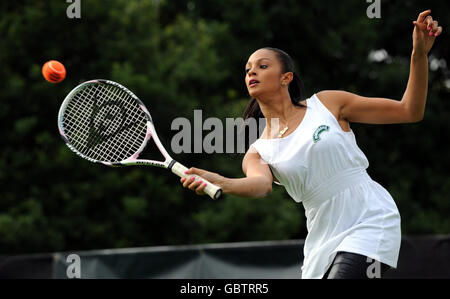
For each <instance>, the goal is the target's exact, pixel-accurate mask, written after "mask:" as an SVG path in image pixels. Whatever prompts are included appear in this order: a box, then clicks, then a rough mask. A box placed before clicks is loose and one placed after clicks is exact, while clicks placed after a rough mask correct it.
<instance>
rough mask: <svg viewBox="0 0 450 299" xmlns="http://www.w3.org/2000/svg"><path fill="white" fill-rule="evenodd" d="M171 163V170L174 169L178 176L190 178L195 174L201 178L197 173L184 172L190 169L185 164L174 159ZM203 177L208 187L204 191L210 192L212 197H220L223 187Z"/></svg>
mask: <svg viewBox="0 0 450 299" xmlns="http://www.w3.org/2000/svg"><path fill="white" fill-rule="evenodd" d="M173 162H174V163H173ZM170 164H171V165H169V168H170V170H172V172H173V173H175V174H176V175H177V176H179V177H181V178H188V177H192V176H194V177H195V178H200V177H199V176H198V175H196V174H185V173H184V172H185V171H186V170H188V169H187V168H186V167H185V166H184V165H182V164H180V163H178V162H176V161H172V163H170ZM201 179H202V180H203V182H205V183H206V187H205V189H203V192H205V193H206V194H208V195H209V196H210V197H211V198H212V199H219V198H220V196H221V195H222V189H220V187H218V186H216V185H214V184H211V183H210V182H208V181H207V180H205V179H204V178H201Z"/></svg>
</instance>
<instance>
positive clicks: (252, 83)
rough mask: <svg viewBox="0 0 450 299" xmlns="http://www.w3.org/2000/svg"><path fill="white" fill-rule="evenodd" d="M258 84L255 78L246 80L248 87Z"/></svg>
mask: <svg viewBox="0 0 450 299" xmlns="http://www.w3.org/2000/svg"><path fill="white" fill-rule="evenodd" d="M258 84H259V81H258V80H256V79H252V80H250V81H249V82H248V86H249V87H254V86H256V85H258Z"/></svg>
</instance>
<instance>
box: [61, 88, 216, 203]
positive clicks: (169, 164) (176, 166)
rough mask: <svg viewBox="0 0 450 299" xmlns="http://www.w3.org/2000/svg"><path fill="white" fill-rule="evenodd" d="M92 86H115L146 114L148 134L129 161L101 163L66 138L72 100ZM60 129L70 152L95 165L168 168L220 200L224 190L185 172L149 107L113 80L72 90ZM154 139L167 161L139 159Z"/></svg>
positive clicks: (63, 110) (64, 108) (62, 106)
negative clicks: (165, 142)
mask: <svg viewBox="0 0 450 299" xmlns="http://www.w3.org/2000/svg"><path fill="white" fill-rule="evenodd" d="M92 84H107V85H113V86H115V87H117V88H119V89H121V90H122V91H124V92H126V93H127V94H128V95H129V96H131V98H133V100H135V101H136V102H137V103H138V104H139V106H140V108H141V109H142V111H143V112H144V114H145V117H146V121H147V123H146V127H147V132H146V135H145V138H144V141H143V142H142V144H141V146H140V147H139V149H138V150H137V151H136V152H135V153H134V154H133V155H131V156H130V157H128V158H127V159H124V160H122V161H119V162H108V161H100V160H96V159H92V158H91V157H88V156H86V155H84V154H83V153H81V152H80V151H78V150H77V149H76V148H75V147H74V146H73V145H72V144H71V143H70V141H69V138H68V137H67V136H66V134H65V132H64V122H63V121H64V112H65V110H66V108H67V106H68V104H69V103H70V101H71V99H73V98H74V96H75V95H76V94H77V93H78V92H79V91H80V89H84V88H86V87H88V86H89V85H92ZM58 129H59V133H60V135H61V138H62V139H63V140H64V142H65V143H66V145H67V146H68V147H69V149H70V150H72V151H73V152H75V153H76V154H77V155H78V156H80V157H82V158H83V159H86V160H88V161H90V162H93V163H101V164H103V165H106V166H109V167H123V166H156V167H161V168H167V169H170V170H171V171H172V172H173V173H174V174H176V175H178V176H179V177H182V178H183V177H184V178H186V179H190V178H191V177H195V178H196V180H197V179H202V181H203V182H204V183H206V184H207V185H206V187H205V189H204V192H205V193H206V194H208V195H209V196H210V197H211V198H213V199H219V198H220V197H221V195H222V189H221V188H220V187H218V186H216V185H214V184H212V183H210V182H208V181H207V180H205V179H204V178H201V177H199V176H198V175H187V174H185V173H184V172H185V171H187V170H188V168H187V167H185V166H184V165H182V164H181V163H179V162H177V161H175V160H174V159H173V158H172V157H171V156H170V155H169V153H168V152H167V151H166V149H165V148H164V146H163V145H162V143H161V141H160V140H159V137H158V135H157V133H156V130H155V127H154V125H153V120H152V117H151V115H150V112H149V111H148V109H147V107H145V105H144V103H143V102H142V101H141V100H140V99H139V98H138V97H137V96H136V95H135V94H134V93H132V92H131V91H130V90H129V89H127V88H126V87H125V86H123V85H121V84H119V83H117V82H114V81H111V80H105V79H95V80H90V81H86V82H83V83H81V84H79V85H78V86H77V87H75V88H74V89H72V91H70V92H69V94H68V95H67V96H66V98H65V99H64V101H63V103H62V104H61V107H60V109H59V113H58ZM152 137H153V140H154V142H155V144H156V146H157V147H158V150H159V151H160V152H161V154H162V155H163V156H164V158H165V161H164V162H163V161H156V160H148V159H138V157H139V155H140V154H141V153H142V152H143V151H144V149H145V147H146V146H147V143H148V141H149V140H150V139H151V138H152Z"/></svg>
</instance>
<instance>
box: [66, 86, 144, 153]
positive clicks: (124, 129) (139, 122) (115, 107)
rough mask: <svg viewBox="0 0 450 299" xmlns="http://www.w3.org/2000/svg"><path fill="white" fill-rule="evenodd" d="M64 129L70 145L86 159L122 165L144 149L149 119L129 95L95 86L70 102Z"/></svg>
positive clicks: (106, 87)
mask: <svg viewBox="0 0 450 299" xmlns="http://www.w3.org/2000/svg"><path fill="white" fill-rule="evenodd" d="M63 127H64V133H65V135H66V137H67V139H68V140H69V142H70V144H71V145H72V146H73V147H74V148H75V149H76V150H77V151H78V152H80V153H81V154H83V155H84V156H86V157H88V158H90V159H93V160H97V161H105V162H120V161H123V160H125V159H127V158H129V157H131V156H132V155H134V154H135V153H136V152H138V151H139V149H141V147H142V145H143V143H144V142H145V136H146V133H147V118H146V115H145V112H144V111H143V110H142V109H141V107H140V105H139V103H138V101H136V100H135V99H134V98H133V97H132V96H131V95H130V94H128V93H127V92H126V91H124V90H122V89H121V88H118V87H116V86H114V85H109V84H104V83H102V84H91V85H89V86H88V87H86V88H84V89H82V90H80V91H78V92H77V93H76V94H75V95H74V96H73V98H72V99H71V100H70V101H69V103H68V105H67V107H66V110H65V111H64V116H63Z"/></svg>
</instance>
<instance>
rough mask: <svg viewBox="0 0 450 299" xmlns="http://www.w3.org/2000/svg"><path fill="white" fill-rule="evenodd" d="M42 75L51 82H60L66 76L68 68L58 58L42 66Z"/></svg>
mask: <svg viewBox="0 0 450 299" xmlns="http://www.w3.org/2000/svg"><path fill="white" fill-rule="evenodd" d="M42 75H43V76H44V78H45V80H47V81H48V82H51V83H59V82H61V81H62V80H64V78H65V77H66V68H65V67H64V65H63V64H62V63H61V62H59V61H56V60H50V61H47V62H46V63H45V64H44V66H43V67H42Z"/></svg>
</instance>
